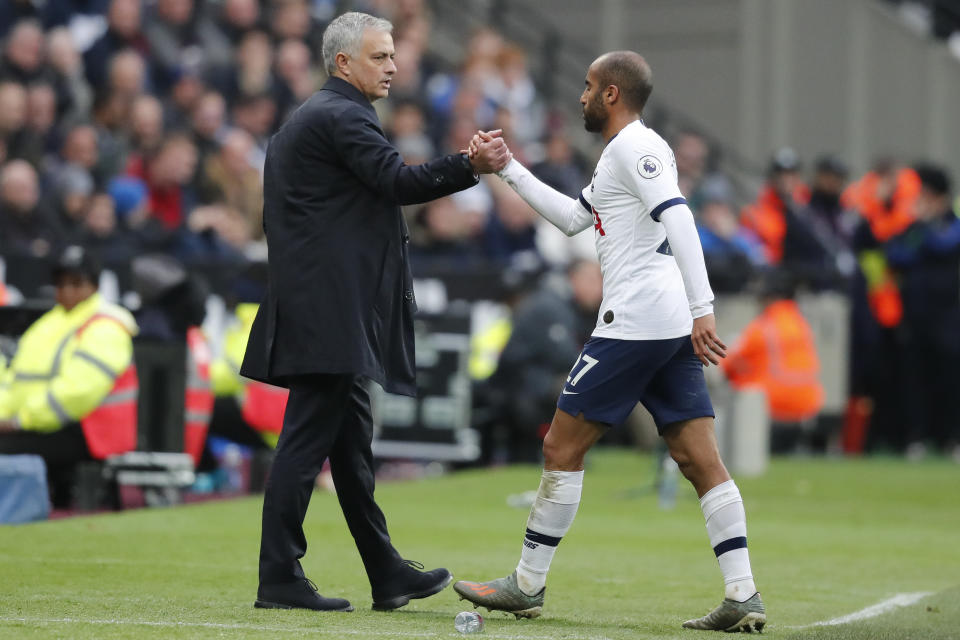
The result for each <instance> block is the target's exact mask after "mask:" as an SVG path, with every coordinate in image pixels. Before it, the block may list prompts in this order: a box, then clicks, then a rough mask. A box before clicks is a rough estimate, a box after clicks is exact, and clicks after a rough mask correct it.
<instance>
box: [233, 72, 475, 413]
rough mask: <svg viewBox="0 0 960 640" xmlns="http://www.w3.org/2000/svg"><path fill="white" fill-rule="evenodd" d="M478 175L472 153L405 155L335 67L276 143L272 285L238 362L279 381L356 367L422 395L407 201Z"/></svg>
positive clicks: (266, 206) (272, 153)
mask: <svg viewBox="0 0 960 640" xmlns="http://www.w3.org/2000/svg"><path fill="white" fill-rule="evenodd" d="M464 142H465V143H466V142H467V141H464ZM476 182H477V178H476V177H475V176H474V174H473V170H472V168H471V167H470V164H469V162H468V161H467V159H466V156H464V155H449V156H444V157H441V158H438V159H436V160H433V161H431V162H427V163H424V164H422V165H416V166H408V165H406V164H404V162H403V159H402V158H401V157H400V154H399V153H398V152H397V150H396V149H395V148H394V147H393V145H391V144H390V142H389V141H388V140H387V139H386V137H385V136H384V133H383V130H382V129H381V126H380V121H379V119H378V118H377V113H376V111H375V110H374V109H373V105H372V104H371V103H370V102H369V101H368V100H367V99H366V98H365V97H364V95H363V94H362V93H360V91H358V90H357V89H356V88H354V87H353V85H351V84H349V83H348V82H345V81H344V80H341V79H339V78H330V79H329V80H328V81H327V83H326V84H325V85H324V86H323V88H322V89H321V90H320V91H318V92H317V93H315V94H314V95H313V96H311V97H310V98H309V99H308V100H307V101H306V102H305V103H304V104H303V105H302V106H301V107H300V108H299V109H297V111H296V112H294V113H293V115H291V116H290V118H289V119H288V120H287V122H285V123H284V124H283V126H282V127H281V128H280V130H279V131H278V132H277V133H276V134H275V135H274V136H273V138H271V140H270V144H269V146H268V148H267V158H266V164H265V167H264V199H263V227H264V231H265V232H266V236H267V247H268V255H269V261H268V272H269V286H268V290H267V294H266V298H265V300H264V301H263V303H262V304H261V305H260V309H259V311H258V312H257V317H256V319H255V320H254V323H253V328H252V329H251V331H250V340H249V343H248V344H247V351H246V354H245V356H244V359H243V365H242V367H241V369H240V373H241V374H242V375H244V376H246V377H248V378H253V379H255V380H260V381H263V382H269V383H272V384H279V385H284V384H285V382H284V380H285V378H286V377H288V376H295V375H304V374H315V373H354V374H359V375H363V376H366V377H369V378H371V379H373V380H375V381H377V382H378V383H380V384H381V385H382V386H383V387H384V388H385V389H386V390H388V391H391V392H395V393H404V394H408V395H413V393H414V392H415V384H414V349H413V347H414V341H413V313H414V311H416V301H415V300H414V295H413V282H412V276H411V274H410V266H409V261H408V256H407V240H408V234H407V228H406V225H405V224H404V222H403V217H402V215H401V212H400V205H406V204H413V203H419V202H426V201H428V200H432V199H434V198H439V197H441V196H445V195H449V194H451V193H453V192H455V191H460V190H461V189H465V188H467V187H470V186H472V185H474V184H476Z"/></svg>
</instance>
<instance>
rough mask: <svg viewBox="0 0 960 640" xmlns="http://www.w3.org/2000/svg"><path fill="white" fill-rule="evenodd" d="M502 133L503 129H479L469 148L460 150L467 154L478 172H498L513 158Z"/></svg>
mask: <svg viewBox="0 0 960 640" xmlns="http://www.w3.org/2000/svg"><path fill="white" fill-rule="evenodd" d="M502 135H503V130H502V129H495V130H493V131H478V132H477V133H476V134H475V135H474V136H473V139H472V140H470V144H469V145H468V146H467V148H466V149H461V150H460V153H465V154H467V158H468V159H469V160H470V165H471V166H472V167H473V170H474V171H475V172H476V173H477V174H481V173H496V172H498V171H500V170H501V169H503V168H504V167H505V166H507V164H508V163H509V162H510V160H512V159H513V154H512V153H510V149H508V148H507V143H506V142H504V141H503V138H502V137H501V136H502Z"/></svg>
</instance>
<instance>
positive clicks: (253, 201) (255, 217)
mask: <svg viewBox="0 0 960 640" xmlns="http://www.w3.org/2000/svg"><path fill="white" fill-rule="evenodd" d="M253 149H254V144H253V138H251V137H250V134H248V133H247V132H245V131H243V130H240V129H234V130H233V131H231V132H230V133H228V134H227V135H226V136H225V137H224V140H223V144H222V146H221V147H220V151H219V153H217V154H215V155H211V156H210V157H209V158H207V160H206V162H205V163H204V167H203V170H202V174H203V176H202V179H201V193H200V196H199V197H200V201H201V202H203V203H205V204H212V203H222V204H225V205H227V206H228V207H229V208H231V209H233V210H234V211H235V212H236V213H237V214H238V215H239V220H238V223H239V224H240V225H242V226H243V227H245V233H244V237H245V238H247V240H248V241H249V239H256V240H259V239H261V238H263V187H262V185H261V182H260V172H259V171H258V170H257V169H255V168H253V166H251V164H250V157H251V154H252V153H253ZM238 240H239V238H238Z"/></svg>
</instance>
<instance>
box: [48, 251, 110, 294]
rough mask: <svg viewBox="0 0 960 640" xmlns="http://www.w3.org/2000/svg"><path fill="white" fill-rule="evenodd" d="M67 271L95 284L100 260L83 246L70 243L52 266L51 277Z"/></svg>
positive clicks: (56, 276) (58, 276)
mask: <svg viewBox="0 0 960 640" xmlns="http://www.w3.org/2000/svg"><path fill="white" fill-rule="evenodd" d="M68 273H70V274H78V275H81V276H83V277H85V278H87V279H88V280H89V281H90V282H92V283H93V284H94V285H96V284H97V283H98V282H99V281H100V262H99V261H98V260H97V259H96V258H95V257H94V256H93V255H92V254H91V253H90V252H89V251H87V250H86V249H84V248H83V247H81V246H79V245H75V244H74V245H70V246H69V247H67V248H66V249H64V250H63V253H61V254H60V257H59V258H58V259H57V263H56V264H55V265H54V266H53V279H54V281H56V280H57V279H58V278H60V276H62V275H65V274H68Z"/></svg>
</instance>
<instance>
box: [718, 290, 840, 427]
mask: <svg viewBox="0 0 960 640" xmlns="http://www.w3.org/2000/svg"><path fill="white" fill-rule="evenodd" d="M790 298H792V292H787V291H784V290H782V289H781V290H780V291H776V290H769V291H768V292H767V298H766V300H767V305H766V307H765V308H764V310H763V311H762V312H761V313H760V315H759V316H757V317H756V318H755V319H754V320H753V321H752V322H750V324H748V325H747V327H746V328H745V329H744V330H743V333H742V335H741V336H740V338H739V339H738V340H737V343H736V344H735V345H734V346H733V347H732V348H731V350H730V351H729V352H728V353H727V357H726V359H725V360H723V361H722V362H721V367H722V368H723V372H724V373H725V374H726V375H727V378H728V379H729V380H730V383H731V385H732V386H733V387H734V388H736V389H742V388H746V387H754V388H760V389H763V390H764V391H765V392H766V394H767V402H768V405H769V407H770V416H771V417H772V419H773V421H774V422H783V423H800V422H804V421H806V420H809V419H810V418H813V417H815V416H816V415H817V413H819V411H820V409H821V407H823V395H824V393H823V385H822V384H821V382H820V378H819V373H820V360H819V358H818V357H817V349H816V345H815V344H814V340H813V332H812V331H811V329H810V325H809V324H808V323H807V321H806V319H805V318H804V317H803V314H802V313H801V312H800V308H799V307H798V306H797V303H796V302H795V301H793V300H792V299H790Z"/></svg>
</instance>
